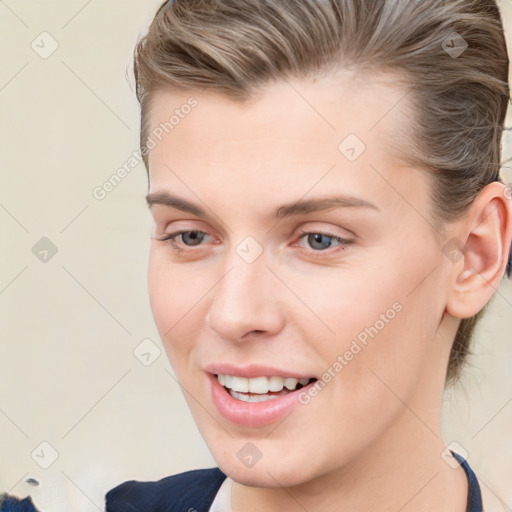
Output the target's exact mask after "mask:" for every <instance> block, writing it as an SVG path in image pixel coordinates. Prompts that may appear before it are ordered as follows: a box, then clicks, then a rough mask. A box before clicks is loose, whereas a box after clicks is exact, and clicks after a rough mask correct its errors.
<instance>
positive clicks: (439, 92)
mask: <svg viewBox="0 0 512 512" xmlns="http://www.w3.org/2000/svg"><path fill="white" fill-rule="evenodd" d="M454 33H456V34H454ZM466 45H467V48H466V47H465V46H466ZM461 51H462V53H460V52H461ZM134 59H135V63H134V71H135V79H136V92H137V98H138V100H139V102H140V104H141V115H142V122H141V148H142V149H145V150H146V151H144V152H143V155H144V162H145V164H146V168H147V169H148V159H147V147H146V142H147V141H148V136H149V133H148V126H147V123H148V112H149V105H150V100H151V98H152V97H153V94H152V93H154V92H155V91H156V90H160V89H165V90H173V89H175V90H190V91H194V90H204V89H205V88H208V89H209V90H212V91H215V92H217V93H220V94H223V95H225V96H227V97H229V98H230V99H232V100H233V101H237V102H243V101H246V100H247V99H249V98H251V97H253V96H254V95H256V94H257V93H258V92H260V91H261V90H262V87H264V86H265V84H268V83H269V82H270V81H277V80H279V79H283V78H287V77H306V76H313V75H317V76H318V75H320V74H322V73H329V72H332V71H336V70H341V69H343V68H346V67H348V66H351V67H354V68H355V69H357V70H361V71H368V70H369V71H370V72H377V71H391V72H394V73H395V74H397V75H399V76H400V77H401V78H402V79H403V81H404V83H406V85H407V86H408V91H409V92H410V94H409V96H410V99H411V100H412V102H413V103H412V105H413V106H414V116H412V118H411V123H412V125H413V129H412V130H411V133H412V136H410V137H409V136H408V134H403V137H402V139H403V140H406V144H404V145H400V149H401V152H400V153H401V157H402V159H403V160H404V161H406V162H408V163H410V164H412V165H413V166H417V167H419V168H422V169H425V170H427V171H429V172H430V173H431V176H432V177H433V178H434V179H433V181H432V183H433V186H432V189H431V191H430V194H431V204H432V213H433V215H432V218H433V219H434V223H435V229H436V230H437V231H436V232H437V233H438V234H442V233H443V227H444V224H445V223H449V222H451V221H454V220H456V219H458V218H460V217H461V216H462V215H464V214H465V213H466V212H467V209H468V207H469V206H470V205H471V203H472V202H473V200H474V199H475V198H476V197H477V195H478V194H479V193H480V191H481V190H482V188H483V187H485V186H486V185H487V184H489V183H491V182H493V181H502V178H501V177H500V166H501V163H500V157H501V137H502V132H503V129H504V121H505V115H506V111H507V106H508V102H509V94H510V90H509V84H508V68H509V60H508V54H507V47H506V42H505V37H504V32H503V23H502V19H501V15H500V12H499V9H498V7H497V5H496V2H495V0H380V1H378V2H374V1H368V0H286V1H279V0H243V1H240V0H174V1H169V2H167V1H166V2H164V3H163V4H162V5H161V6H160V8H159V9H158V11H157V13H156V15H155V18H154V19H153V22H152V23H151V26H150V28H149V31H148V33H147V35H146V36H144V37H143V38H142V39H141V40H140V41H139V43H138V44H137V46H136V48H135V53H134ZM402 143H403V141H402V142H398V143H397V147H398V144H402ZM511 264H512V262H511V258H509V261H508V265H507V270H506V274H507V276H508V277H510V273H511ZM488 304H489V302H488V303H487V304H486V306H485V307H484V308H483V309H482V310H481V311H479V313H478V314H476V315H475V316H473V317H471V318H466V319H462V321H461V322H460V325H459V328H458V331H457V334H456V336H455V340H454V343H453V347H452V351H451V354H450V359H449V363H448V369H447V382H448V383H450V382H454V381H456V380H457V378H458V377H459V375H460V371H461V368H462V367H463V363H464V361H465V359H466V357H467V355H468V354H469V353H470V350H469V347H470V343H471V340H472V336H473V331H474V328H475V325H476V324H477V322H478V320H479V319H480V318H481V316H482V315H483V314H484V313H485V311H486V308H487V306H488Z"/></svg>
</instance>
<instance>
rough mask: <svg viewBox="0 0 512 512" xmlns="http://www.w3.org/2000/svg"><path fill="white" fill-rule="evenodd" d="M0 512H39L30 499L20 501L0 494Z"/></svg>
mask: <svg viewBox="0 0 512 512" xmlns="http://www.w3.org/2000/svg"><path fill="white" fill-rule="evenodd" d="M0 512H38V510H37V509H36V508H35V507H34V504H33V503H32V500H31V499H30V497H29V498H25V499H23V500H20V499H18V498H15V497H14V496H9V495H8V494H0Z"/></svg>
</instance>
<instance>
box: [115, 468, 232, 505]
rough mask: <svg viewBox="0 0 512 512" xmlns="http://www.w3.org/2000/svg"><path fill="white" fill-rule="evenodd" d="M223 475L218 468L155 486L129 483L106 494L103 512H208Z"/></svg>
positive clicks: (195, 472) (165, 479) (195, 471)
mask: <svg viewBox="0 0 512 512" xmlns="http://www.w3.org/2000/svg"><path fill="white" fill-rule="evenodd" d="M225 478H226V475H225V474H224V473H223V472H222V471H221V470H220V469H219V468H217V467H216V468H208V469H195V470H192V471H186V472H184V473H179V474H177V475H172V476H168V477H166V478H162V479H161V480H158V481H155V482H139V481H135V480H130V481H128V482H124V483H122V484H120V485H118V486H117V487H114V488H113V489H111V490H110V491H109V492H107V494H106V512H172V511H173V510H182V511H183V512H187V511H189V510H190V511H195V512H203V511H204V512H208V509H209V508H210V505H211V503H212V502H213V499H214V498H215V495H216V494H217V491H218V490H219V488H220V486H221V484H222V482H223V481H224V479H225Z"/></svg>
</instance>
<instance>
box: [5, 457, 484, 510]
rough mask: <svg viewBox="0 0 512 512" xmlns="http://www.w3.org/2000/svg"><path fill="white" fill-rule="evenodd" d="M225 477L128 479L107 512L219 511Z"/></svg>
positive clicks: (208, 472) (476, 494)
mask: <svg viewBox="0 0 512 512" xmlns="http://www.w3.org/2000/svg"><path fill="white" fill-rule="evenodd" d="M452 453H453V455H454V457H455V458H456V459H457V460H458V462H459V463H460V464H461V466H462V467H463V469H464V471H465V473H466V476H467V479H468V499H467V503H468V504H467V508H466V512H482V510H483V509H482V496H481V492H480V486H479V484H478V480H477V478H476V476H475V474H474V473H473V471H472V470H471V468H470V467H469V465H468V463H467V462H466V461H465V460H464V458H463V457H462V456H460V455H459V454H457V453H455V452H452ZM225 480H226V475H225V474H224V473H223V472H222V471H221V470H220V469H219V468H208V469H196V470H192V471H186V472H184V473H179V474H177V475H173V476H168V477H166V478H163V479H162V480H158V481H157V482H137V481H134V480H130V481H128V482H124V483H122V484H120V485H118V486H117V487H114V488H113V489H111V490H110V491H109V492H108V493H107V495H106V512H214V510H222V508H216V509H212V508H211V507H212V504H213V503H214V501H217V500H216V496H217V493H218V491H219V489H220V488H221V486H222V484H223V483H224V481H225ZM226 489H229V487H227V488H226V487H223V490H226ZM219 497H220V495H219ZM222 498H223V499H224V498H225V494H224V495H223V496H222ZM215 505H217V503H215ZM219 507H220V504H219ZM0 512H1V511H0Z"/></svg>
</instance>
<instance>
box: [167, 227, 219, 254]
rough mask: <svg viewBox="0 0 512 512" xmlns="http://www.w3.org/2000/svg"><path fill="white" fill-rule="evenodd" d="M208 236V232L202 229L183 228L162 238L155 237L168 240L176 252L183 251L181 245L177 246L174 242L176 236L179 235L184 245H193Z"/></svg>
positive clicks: (198, 243)
mask: <svg viewBox="0 0 512 512" xmlns="http://www.w3.org/2000/svg"><path fill="white" fill-rule="evenodd" d="M208 236H210V235H209V234H208V233H205V232H204V231H198V230H188V231H187V230H183V231H176V232H175V233H170V234H169V235H167V236H165V237H163V238H157V240H160V241H161V242H167V241H168V242H169V243H170V244H171V245H172V246H173V247H174V248H175V249H176V250H177V251H178V252H180V251H183V249H182V248H181V247H179V245H178V243H177V242H176V238H178V237H181V243H183V244H184V245H185V246H186V247H194V246H197V245H200V244H201V242H202V241H203V240H204V239H205V237H208Z"/></svg>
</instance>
